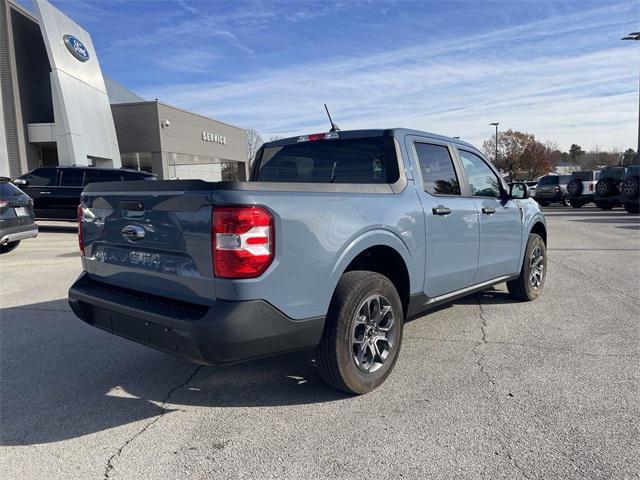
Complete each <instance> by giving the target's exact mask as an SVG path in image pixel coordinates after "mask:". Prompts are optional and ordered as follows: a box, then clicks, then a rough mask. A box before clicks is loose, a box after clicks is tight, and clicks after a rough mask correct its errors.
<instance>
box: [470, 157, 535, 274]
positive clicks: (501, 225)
mask: <svg viewBox="0 0 640 480" xmlns="http://www.w3.org/2000/svg"><path fill="white" fill-rule="evenodd" d="M458 155H459V156H460V160H461V163H462V166H463V168H464V171H465V173H466V178H467V182H468V184H469V191H470V193H471V195H472V196H473V198H474V201H475V203H476V208H477V209H478V212H479V213H480V253H479V257H478V270H477V272H476V275H475V278H474V282H473V283H482V282H486V281H488V280H492V279H494V278H498V277H502V276H505V275H510V274H513V273H516V272H517V271H518V266H519V264H520V256H521V255H522V241H523V239H522V217H521V215H522V214H521V211H520V207H519V206H518V204H517V201H516V200H513V199H509V198H508V197H507V196H506V195H505V186H504V184H503V182H502V180H501V179H500V177H498V175H497V174H496V172H495V171H494V170H493V169H492V168H491V167H490V166H489V164H488V163H487V162H486V161H485V160H484V159H483V158H481V157H480V156H479V155H477V154H475V153H472V152H470V151H466V150H461V149H458Z"/></svg>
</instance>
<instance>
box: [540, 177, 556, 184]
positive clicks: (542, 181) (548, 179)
mask: <svg viewBox="0 0 640 480" xmlns="http://www.w3.org/2000/svg"><path fill="white" fill-rule="evenodd" d="M559 179H560V177H557V176H553V177H542V178H541V179H540V181H539V182H538V185H540V186H545V185H557V184H558V180H559Z"/></svg>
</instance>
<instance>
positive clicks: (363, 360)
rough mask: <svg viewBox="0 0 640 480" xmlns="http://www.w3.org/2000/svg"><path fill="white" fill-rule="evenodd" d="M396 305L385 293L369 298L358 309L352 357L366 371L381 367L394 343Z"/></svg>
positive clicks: (352, 342) (352, 337)
mask: <svg viewBox="0 0 640 480" xmlns="http://www.w3.org/2000/svg"><path fill="white" fill-rule="evenodd" d="M395 339H396V322H395V316H394V312H393V307H392V306H391V303H390V302H389V300H387V299H386V298H385V297H383V296H382V295H371V296H370V297H367V298H366V299H365V300H364V301H363V302H362V304H360V307H359V308H358V310H357V312H356V315H355V318H354V320H353V325H352V327H351V348H352V352H353V360H354V361H355V363H356V365H357V366H358V368H359V369H360V370H361V371H362V372H365V373H373V372H375V371H376V370H378V369H380V368H381V367H382V366H383V365H384V363H385V361H386V360H387V358H389V354H390V353H391V349H392V348H394V346H395Z"/></svg>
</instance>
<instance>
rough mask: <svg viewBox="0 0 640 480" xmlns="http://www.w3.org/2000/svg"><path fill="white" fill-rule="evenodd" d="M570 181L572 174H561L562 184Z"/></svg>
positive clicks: (560, 181)
mask: <svg viewBox="0 0 640 480" xmlns="http://www.w3.org/2000/svg"><path fill="white" fill-rule="evenodd" d="M570 181H571V175H560V180H559V181H558V183H560V185H566V184H567V183H569V182H570Z"/></svg>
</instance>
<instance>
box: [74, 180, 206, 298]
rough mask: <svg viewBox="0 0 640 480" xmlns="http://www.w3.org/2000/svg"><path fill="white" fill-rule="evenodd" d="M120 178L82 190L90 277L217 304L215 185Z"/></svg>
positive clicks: (170, 296)
mask: <svg viewBox="0 0 640 480" xmlns="http://www.w3.org/2000/svg"><path fill="white" fill-rule="evenodd" d="M118 183H119V184H120V185H119V186H118V184H116V183H100V184H93V185H90V186H88V187H87V189H86V190H85V191H84V192H83V194H82V205H81V209H82V213H81V216H82V238H83V242H84V251H85V255H84V263H85V268H86V271H87V273H88V275H89V277H90V278H91V279H93V280H97V281H101V282H104V283H107V284H110V285H114V286H117V287H122V288H125V289H132V290H135V291H141V292H146V293H149V294H153V295H160V296H164V297H167V298H173V299H178V300H181V301H187V302H193V303H198V304H202V305H211V304H213V303H215V286H214V282H213V267H212V260H211V259H212V255H211V209H212V206H211V190H210V189H207V188H203V189H202V190H200V189H198V188H195V189H194V188H193V186H194V182H188V183H186V182H181V181H167V182H163V181H158V182H118ZM150 183H153V184H154V185H153V186H151V185H149V184H150ZM143 184H144V185H143ZM195 184H196V185H198V184H199V182H195ZM202 184H203V186H206V184H205V183H204V182H202ZM187 186H188V187H189V188H187Z"/></svg>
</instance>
